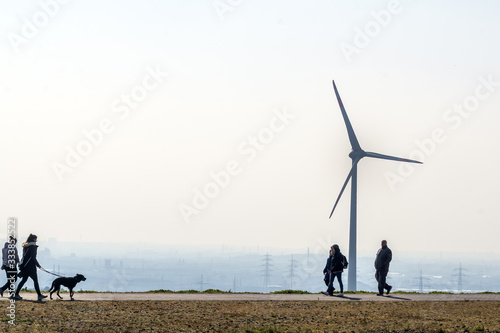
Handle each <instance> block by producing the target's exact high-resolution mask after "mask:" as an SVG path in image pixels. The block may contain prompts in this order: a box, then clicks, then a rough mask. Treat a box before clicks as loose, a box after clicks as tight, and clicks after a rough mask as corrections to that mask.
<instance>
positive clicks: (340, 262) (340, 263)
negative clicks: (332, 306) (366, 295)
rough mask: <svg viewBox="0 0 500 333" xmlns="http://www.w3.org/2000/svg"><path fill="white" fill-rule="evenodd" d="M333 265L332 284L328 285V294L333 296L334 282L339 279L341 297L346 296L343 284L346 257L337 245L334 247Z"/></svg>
mask: <svg viewBox="0 0 500 333" xmlns="http://www.w3.org/2000/svg"><path fill="white" fill-rule="evenodd" d="M332 253H333V257H332V264H331V272H330V284H329V285H328V293H329V294H330V295H332V294H333V291H334V290H335V288H334V287H333V281H334V280H335V278H337V281H338V283H339V287H340V294H339V296H340V297H342V296H344V284H343V283H342V272H344V260H345V259H344V255H343V254H342V252H340V247H339V246H338V245H337V244H334V245H333V246H332Z"/></svg>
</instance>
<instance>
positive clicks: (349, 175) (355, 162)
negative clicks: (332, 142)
mask: <svg viewBox="0 0 500 333" xmlns="http://www.w3.org/2000/svg"><path fill="white" fill-rule="evenodd" d="M359 160H360V159H356V160H354V162H353V163H352V167H351V171H349V174H348V175H347V179H346V180H345V182H344V186H342V189H341V190H340V194H339V196H338V197H337V200H336V201H335V205H334V206H333V209H332V212H331V213H330V217H329V218H332V215H333V211H334V210H335V207H337V204H338V203H339V200H340V197H341V196H342V193H344V190H345V188H346V186H347V184H348V183H349V180H351V176H352V170H354V168H355V167H356V165H357V164H358V162H359Z"/></svg>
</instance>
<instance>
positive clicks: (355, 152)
mask: <svg viewBox="0 0 500 333" xmlns="http://www.w3.org/2000/svg"><path fill="white" fill-rule="evenodd" d="M332 82H333V89H334V90H335V95H336V96H337V101H338V103H339V106H340V111H341V112H342V117H343V118H344V122H345V126H346V128H347V135H348V136H349V141H350V143H351V148H352V151H351V153H350V154H349V157H350V158H351V160H352V167H351V171H349V174H348V175H347V179H346V180H345V182H344V186H342V189H341V190H340V194H339V196H338V197H337V200H336V201H335V205H334V206H333V209H332V212H331V213H330V218H331V217H332V215H333V211H334V210H335V207H337V204H338V202H339V200H340V197H341V196H342V193H344V190H345V188H346V186H347V184H348V183H349V180H351V178H352V180H351V221H350V225H349V272H348V276H347V290H351V291H356V234H357V231H356V212H357V205H356V204H357V187H358V163H359V161H360V160H361V159H362V158H363V157H373V158H380V159H384V160H391V161H399V162H409V163H419V164H422V162H419V161H414V160H409V159H406V158H400V157H394V156H389V155H382V154H378V153H372V152H368V151H364V150H363V149H361V146H360V145H359V142H358V139H357V138H356V134H354V130H353V128H352V125H351V122H350V121H349V118H348V117H347V112H346V110H345V108H344V104H343V103H342V100H341V99H340V95H339V92H338V90H337V86H336V85H335V81H332Z"/></svg>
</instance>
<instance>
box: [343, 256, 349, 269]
mask: <svg viewBox="0 0 500 333" xmlns="http://www.w3.org/2000/svg"><path fill="white" fill-rule="evenodd" d="M342 257H343V258H342V265H343V266H344V269H347V266H348V265H349V263H348V262H347V258H346V257H345V256H344V255H342Z"/></svg>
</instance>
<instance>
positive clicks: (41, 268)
mask: <svg viewBox="0 0 500 333" xmlns="http://www.w3.org/2000/svg"><path fill="white" fill-rule="evenodd" d="M39 269H40V270H42V271H44V272H47V273H49V274H52V275H55V276H59V277H64V276H63V275H59V274H56V273H52V272H50V271H48V270H46V269H45V268H43V267H40V268H39Z"/></svg>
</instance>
